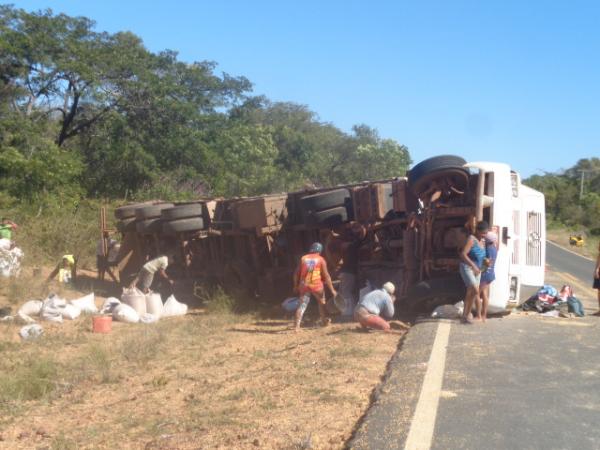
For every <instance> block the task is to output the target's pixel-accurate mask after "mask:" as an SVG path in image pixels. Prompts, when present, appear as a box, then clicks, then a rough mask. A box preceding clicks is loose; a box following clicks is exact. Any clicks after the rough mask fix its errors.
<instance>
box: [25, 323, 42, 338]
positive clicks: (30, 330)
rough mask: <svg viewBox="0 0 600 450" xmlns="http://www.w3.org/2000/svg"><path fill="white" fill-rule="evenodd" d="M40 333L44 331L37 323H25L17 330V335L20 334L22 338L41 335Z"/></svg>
mask: <svg viewBox="0 0 600 450" xmlns="http://www.w3.org/2000/svg"><path fill="white" fill-rule="evenodd" d="M42 333H44V329H43V328H42V327H41V326H40V325H38V324H37V323H35V324H33V325H25V326H24V327H23V328H21V329H20V330H19V336H21V339H24V340H29V339H35V338H37V337H39V336H41V335H42Z"/></svg>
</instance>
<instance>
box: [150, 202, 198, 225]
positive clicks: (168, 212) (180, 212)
mask: <svg viewBox="0 0 600 450" xmlns="http://www.w3.org/2000/svg"><path fill="white" fill-rule="evenodd" d="M202 211H203V210H202V204H201V203H192V204H189V205H179V206H175V207H173V208H166V209H163V210H162V211H161V213H160V214H161V217H162V219H163V220H164V221H169V220H179V219H187V218H189V217H202Z"/></svg>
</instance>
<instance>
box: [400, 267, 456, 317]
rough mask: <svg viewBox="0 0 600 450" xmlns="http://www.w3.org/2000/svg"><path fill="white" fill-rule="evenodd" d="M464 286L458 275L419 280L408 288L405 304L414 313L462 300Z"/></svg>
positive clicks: (428, 310) (429, 310)
mask: <svg viewBox="0 0 600 450" xmlns="http://www.w3.org/2000/svg"><path fill="white" fill-rule="evenodd" d="M465 292H466V288H465V285H464V283H463V281H462V279H461V278H460V276H452V277H444V278H434V279H431V280H427V281H421V282H420V283H417V284H415V285H414V286H412V287H410V288H409V289H408V292H407V294H406V302H405V304H406V305H407V306H408V308H409V309H410V310H412V311H413V312H415V313H424V312H431V311H433V310H434V309H435V308H436V307H438V306H440V305H454V304H455V303H457V302H459V301H461V300H464V298H465Z"/></svg>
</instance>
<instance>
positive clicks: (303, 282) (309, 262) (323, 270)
mask: <svg viewBox="0 0 600 450" xmlns="http://www.w3.org/2000/svg"><path fill="white" fill-rule="evenodd" d="M322 251H323V245H322V244H321V243H319V242H315V243H313V244H312V245H311V246H310V250H309V252H308V254H306V255H304V256H303V257H302V258H301V259H300V263H299V264H298V267H297V268H296V271H295V272H294V290H295V291H296V292H297V293H298V308H297V309H296V314H295V324H294V325H295V327H294V329H295V330H296V331H299V330H300V323H301V322H302V317H303V316H304V312H305V311H306V308H307V307H308V303H309V302H310V298H311V296H312V297H315V299H316V300H317V304H318V306H319V315H320V316H321V325H323V326H327V325H329V323H330V322H331V319H329V317H327V311H326V310H325V289H324V285H323V282H325V284H326V285H327V288H328V289H329V291H330V292H331V294H332V295H333V296H334V297H335V296H336V295H337V292H336V290H335V289H334V288H333V284H332V282H331V277H330V276H329V271H328V270H327V262H326V261H325V259H324V258H323V257H322V256H321V252H322Z"/></svg>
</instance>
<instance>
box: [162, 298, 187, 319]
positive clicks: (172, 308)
mask: <svg viewBox="0 0 600 450" xmlns="http://www.w3.org/2000/svg"><path fill="white" fill-rule="evenodd" d="M187 309H188V307H187V305H186V304H185V303H179V302H178V301H177V300H176V299H175V297H174V296H172V295H171V296H170V297H169V298H168V299H167V301H166V302H165V304H164V306H163V311H162V317H172V316H183V315H185V314H187Z"/></svg>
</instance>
